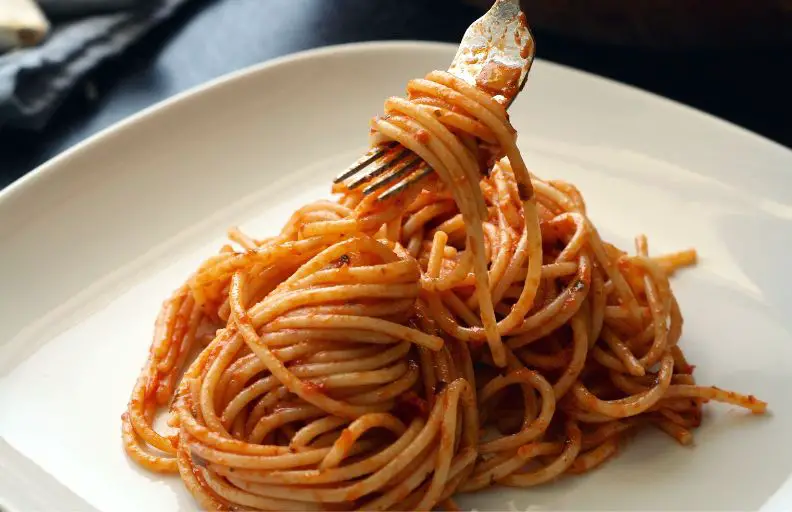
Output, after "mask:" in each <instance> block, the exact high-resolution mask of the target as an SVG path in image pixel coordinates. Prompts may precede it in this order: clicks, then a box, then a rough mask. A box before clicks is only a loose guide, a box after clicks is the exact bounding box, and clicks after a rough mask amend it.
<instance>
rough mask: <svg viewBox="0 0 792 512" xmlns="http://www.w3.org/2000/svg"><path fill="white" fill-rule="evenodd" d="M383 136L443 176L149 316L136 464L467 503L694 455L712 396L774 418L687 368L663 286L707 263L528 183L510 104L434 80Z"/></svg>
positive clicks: (354, 213) (300, 488)
mask: <svg viewBox="0 0 792 512" xmlns="http://www.w3.org/2000/svg"><path fill="white" fill-rule="evenodd" d="M371 126H372V139H373V140H372V144H374V145H379V144H383V143H386V142H394V141H395V142H398V143H400V144H401V145H402V146H404V147H406V148H408V149H410V150H412V151H413V152H415V153H416V154H417V155H418V156H420V157H421V158H422V159H423V160H424V161H425V162H426V164H428V165H430V166H431V167H432V169H434V171H435V172H434V173H432V174H431V175H430V176H428V177H426V178H425V179H424V180H423V181H422V182H421V183H420V185H418V186H413V187H410V188H407V189H406V191H405V192H403V193H402V194H399V195H396V196H395V197H391V198H388V199H382V198H380V197H378V196H377V194H373V195H371V196H364V195H363V194H362V193H360V192H358V191H357V189H355V190H349V189H348V188H346V187H345V186H343V185H340V186H338V187H337V189H336V190H335V192H336V193H337V194H338V200H337V201H336V202H331V201H320V202H317V203H314V204H310V205H308V206H305V207H303V208H301V209H300V210H298V211H297V212H296V213H295V214H294V215H293V216H292V218H291V220H290V221H289V222H288V224H287V225H286V227H285V228H284V229H283V230H282V232H281V234H280V235H279V236H276V237H274V238H268V239H263V240H258V239H254V238H250V237H249V236H247V235H245V234H243V233H242V232H240V231H239V230H236V229H232V230H231V231H230V238H231V241H232V242H233V243H234V244H236V245H237V246H239V247H238V248H234V247H232V246H230V245H229V246H225V247H223V248H222V249H221V250H220V252H219V254H217V255H215V256H213V257H211V258H209V259H208V260H206V261H205V262H204V263H203V264H202V265H201V266H200V268H198V270H197V271H196V272H195V273H194V274H193V275H191V276H190V277H189V278H188V279H187V281H186V282H185V283H184V285H183V286H181V287H180V288H179V289H178V290H176V292H175V293H174V294H173V295H172V296H171V297H170V298H169V299H167V300H166V301H165V303H164V305H163V307H162V310H161V313H160V315H159V317H158V319H157V321H156V327H155V334H154V341H153V344H152V345H151V348H150V354H149V359H148V362H147V363H146V365H145V367H144V368H143V370H142V372H141V374H140V377H139V378H138V380H137V383H136V385H135V387H134V390H133V392H132V397H131V399H130V401H129V405H128V409H127V412H126V413H125V414H124V415H123V438H124V444H125V447H126V450H127V452H128V454H129V455H130V456H131V457H132V458H133V459H134V460H136V461H137V462H139V463H140V464H141V465H143V466H145V467H146V468H149V469H151V470H154V471H159V472H166V473H167V472H174V473H175V472H178V473H180V475H181V478H182V479H183V481H184V484H185V485H186V486H187V488H188V489H189V490H190V492H191V493H192V494H193V496H194V497H195V499H196V500H197V501H198V502H199V504H200V505H201V506H203V507H205V508H207V509H224V510H225V509H233V508H238V509H264V510H314V509H330V510H348V509H355V508H360V509H365V510H387V509H399V510H429V509H432V508H449V509H451V508H455V505H454V503H453V501H452V495H454V494H456V493H465V492H471V491H476V490H479V489H483V488H486V487H489V486H492V485H494V484H501V485H506V486H517V487H530V486H534V485H539V484H542V483H545V482H549V481H551V480H554V479H556V478H558V477H561V476H562V475H565V474H578V473H583V472H586V471H588V470H590V469H592V468H594V467H596V466H597V465H599V464H601V463H603V462H604V461H606V460H607V459H608V458H610V457H612V456H613V455H614V453H615V452H616V451H617V447H618V444H619V440H620V439H623V438H624V437H625V436H626V435H629V434H631V433H633V432H634V431H637V430H639V429H642V428H648V427H656V428H659V429H661V430H662V431H664V432H666V433H667V434H669V435H670V436H671V437H673V438H674V439H676V440H677V441H678V442H680V443H682V444H687V443H690V442H691V431H692V429H694V428H695V427H697V426H698V425H699V424H700V422H701V419H702V405H703V404H704V403H706V402H708V401H721V402H727V403H730V404H734V405H738V406H741V407H745V408H747V409H749V410H750V411H752V412H754V413H762V412H764V410H765V407H766V406H765V404H764V403H763V402H761V401H759V400H757V399H755V398H754V397H752V396H743V395H739V394H736V393H733V392H727V391H724V390H721V389H718V388H715V387H707V386H700V385H698V384H697V383H696V381H695V379H694V376H693V367H692V366H691V365H690V364H688V362H687V361H686V360H685V357H684V355H683V352H682V350H681V348H680V346H679V343H678V342H679V339H680V334H681V332H682V316H681V314H680V310H679V305H678V303H677V301H676V299H675V298H674V295H673V293H672V292H671V288H670V286H669V281H668V278H669V275H670V274H671V273H673V272H674V270H676V269H677V268H679V267H680V266H684V265H688V264H691V263H693V262H694V260H695V253H694V252H693V251H685V252H680V253H675V254H670V255H663V256H650V253H649V248H648V246H647V241H646V238H645V237H643V236H639V237H637V238H636V241H635V251H634V254H628V253H626V252H624V251H622V250H620V249H618V248H616V247H614V246H612V245H610V244H608V243H607V242H604V241H603V240H602V239H601V238H600V236H599V234H598V233H597V230H596V229H595V227H594V226H593V225H592V223H591V221H590V220H589V218H588V217H587V216H586V207H585V204H584V202H583V199H582V197H581V195H580V193H579V192H578V190H577V189H576V188H575V187H574V186H572V185H571V184H569V183H564V182H560V181H545V180H542V179H540V178H537V177H536V176H533V175H531V174H530V173H529V172H528V170H527V169H526V166H525V164H524V162H523V159H522V157H521V156H520V153H519V152H518V150H517V147H516V145H515V141H516V134H515V132H514V130H513V129H512V128H511V125H510V123H509V121H508V117H507V115H506V111H505V109H504V107H503V106H502V105H501V104H500V103H499V102H497V101H495V100H494V99H493V98H492V97H490V96H489V95H488V94H486V93H484V92H482V91H480V90H478V89H476V88H475V87H472V86H470V85H468V84H466V83H464V82H462V81H461V80H459V79H457V78H455V77H453V76H452V75H450V74H448V73H444V72H432V73H430V74H429V75H428V76H427V77H426V78H425V79H417V80H413V81H411V82H410V83H409V84H408V96H407V98H390V99H388V100H387V102H386V103H385V115H383V116H381V117H377V118H375V119H374V120H373V121H372V125H371ZM393 151H396V148H394V149H393ZM392 156H393V155H392V154H390V155H386V156H385V157H384V158H386V159H387V158H390V157H392ZM162 410H169V411H170V415H169V416H168V423H169V427H164V428H165V429H166V430H168V431H169V433H167V434H161V433H158V432H157V431H155V429H154V422H155V419H156V417H157V415H158V412H161V411H162Z"/></svg>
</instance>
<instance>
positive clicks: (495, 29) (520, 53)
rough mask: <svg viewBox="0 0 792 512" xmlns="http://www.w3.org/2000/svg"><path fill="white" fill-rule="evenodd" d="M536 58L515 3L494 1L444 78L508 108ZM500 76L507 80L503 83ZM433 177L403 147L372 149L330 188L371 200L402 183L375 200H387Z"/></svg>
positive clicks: (514, 0)
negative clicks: (480, 90) (356, 191)
mask: <svg viewBox="0 0 792 512" xmlns="http://www.w3.org/2000/svg"><path fill="white" fill-rule="evenodd" d="M535 53H536V44H535V41H534V38H533V35H532V34H531V31H530V29H529V28H528V23H527V21H526V19H525V14H523V13H522V11H520V2H519V0H495V3H494V5H493V6H492V7H491V8H490V10H489V11H487V13H486V14H484V16H482V17H481V18H479V19H477V20H476V21H474V22H473V24H472V25H470V26H469V27H468V29H467V31H465V35H464V36H463V38H462V42H461V43H460V44H459V49H458V50H457V53H456V56H455V57H454V60H453V61H452V62H451V66H450V67H449V68H448V72H449V73H451V74H453V75H456V76H457V77H458V78H461V79H462V80H464V81H465V82H467V83H469V84H471V85H473V86H476V87H479V88H483V89H485V90H487V91H488V92H490V93H491V94H493V98H494V99H495V100H496V101H499V102H501V103H502V104H504V105H505V106H506V107H507V108H508V107H509V105H511V104H512V102H513V101H514V99H515V98H516V97H517V94H519V92H520V91H522V89H523V87H524V86H525V82H526V80H527V78H528V72H529V71H530V70H531V64H532V63H533V59H534V54H535ZM493 67H495V68H497V67H500V68H501V69H503V68H506V69H509V70H512V69H519V70H520V73H519V75H515V74H513V73H498V72H495V73H493ZM504 76H508V77H510V78H507V79H505V81H504V78H503V77H504ZM515 82H516V83H515ZM432 172H433V170H432V168H431V167H430V166H429V165H428V164H427V163H426V162H424V161H423V160H422V159H421V158H420V157H419V156H418V155H416V154H415V153H413V152H412V151H410V150H409V149H407V148H405V147H403V146H402V145H401V144H398V143H396V142H387V143H384V144H379V145H377V146H374V147H373V148H371V149H370V150H369V151H368V152H367V153H366V154H365V155H363V156H362V157H360V158H359V159H358V160H357V161H356V162H355V163H354V164H352V165H351V166H350V167H349V168H348V169H347V170H346V171H344V172H343V173H341V174H340V175H339V176H338V177H337V178H336V179H335V180H333V183H335V184H338V183H341V182H345V185H346V187H347V188H348V189H350V190H352V189H356V188H358V187H360V186H362V185H364V184H365V185H366V186H365V187H364V188H363V194H364V195H369V194H371V193H373V192H375V191H377V190H380V189H382V188H384V187H386V186H388V185H390V184H391V183H393V182H394V181H397V180H399V179H401V178H404V179H403V180H401V181H399V182H398V183H396V184H395V185H392V186H391V187H390V188H388V189H387V190H385V191H384V192H383V193H382V194H380V195H379V196H378V199H379V200H385V199H388V198H389V197H392V196H395V195H397V194H399V193H401V192H402V191H404V190H406V189H407V188H408V187H410V186H412V185H415V184H416V183H418V182H420V181H421V180H422V179H423V178H425V177H427V176H429V175H430V174H431V173H432ZM405 176H406V177H405ZM347 180H348V181H347Z"/></svg>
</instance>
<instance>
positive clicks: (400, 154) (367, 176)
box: [347, 148, 411, 190]
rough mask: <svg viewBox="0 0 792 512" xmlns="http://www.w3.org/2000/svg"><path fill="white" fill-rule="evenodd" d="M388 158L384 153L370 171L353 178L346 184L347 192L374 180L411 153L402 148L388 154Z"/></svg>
mask: <svg viewBox="0 0 792 512" xmlns="http://www.w3.org/2000/svg"><path fill="white" fill-rule="evenodd" d="M390 153H391V155H390V158H388V156H389V154H388V153H385V155H384V156H383V157H382V161H381V162H379V164H378V165H377V166H376V167H374V168H373V169H371V170H368V171H366V172H363V173H361V174H360V176H358V177H357V178H355V179H354V180H352V181H350V182H349V183H347V188H348V189H349V190H352V189H355V188H357V187H359V186H360V185H362V184H364V183H366V182H367V181H369V180H371V179H374V178H376V177H377V176H379V175H380V174H382V173H384V172H385V171H387V170H388V169H392V168H393V167H395V166H396V165H398V164H399V163H401V162H402V161H403V160H404V159H405V158H407V156H408V155H409V154H410V153H411V151H410V150H409V149H407V148H402V149H401V150H397V149H394V150H393V151H391V152H390Z"/></svg>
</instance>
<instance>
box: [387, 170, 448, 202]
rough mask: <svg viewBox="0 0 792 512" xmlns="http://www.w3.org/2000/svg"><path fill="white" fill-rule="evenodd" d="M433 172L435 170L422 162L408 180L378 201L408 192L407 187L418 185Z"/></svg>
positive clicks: (404, 180)
mask: <svg viewBox="0 0 792 512" xmlns="http://www.w3.org/2000/svg"><path fill="white" fill-rule="evenodd" d="M432 172H434V169H432V168H431V167H429V165H428V164H427V163H426V162H423V161H422V162H421V163H420V164H419V165H418V168H417V169H416V170H415V172H413V173H412V174H410V175H409V176H408V177H407V178H405V179H403V180H402V181H400V182H399V183H397V184H396V185H394V186H392V187H391V188H389V189H388V190H386V191H385V192H383V193H382V194H380V196H379V197H378V198H377V199H378V200H379V201H384V200H386V199H388V198H389V197H393V196H395V195H397V194H400V193H401V192H402V191H404V190H407V187H410V186H412V185H415V184H417V183H418V182H419V181H421V180H422V179H424V178H426V177H427V176H429V175H430V174H432Z"/></svg>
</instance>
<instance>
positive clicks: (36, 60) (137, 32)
mask: <svg viewBox="0 0 792 512" xmlns="http://www.w3.org/2000/svg"><path fill="white" fill-rule="evenodd" d="M0 1H1V0H0ZM187 1H189V0H156V1H152V0H42V1H41V2H40V4H41V6H42V8H43V9H44V11H45V12H46V13H47V15H48V16H51V17H52V19H53V20H55V22H54V24H53V30H52V33H51V34H50V36H49V37H48V38H47V40H46V41H44V42H43V43H42V44H40V45H39V46H37V47H34V48H25V49H21V50H16V51H12V52H10V53H7V54H5V55H0V127H3V126H13V127H17V128H27V129H40V128H42V127H43V126H44V125H46V123H47V121H48V120H49V119H50V117H51V116H52V114H53V113H54V111H55V110H56V108H57V107H58V105H59V104H60V102H61V101H62V100H63V99H64V97H65V96H66V95H67V94H68V93H69V92H70V91H71V90H72V89H73V88H74V87H75V85H77V84H78V83H79V82H80V80H81V79H82V78H84V77H85V76H86V74H87V73H88V72H89V71H91V70H92V69H93V68H95V67H96V66H97V65H99V64H100V63H102V62H103V61H105V60H106V59H108V58H111V57H113V56H115V55H118V54H119V53H121V52H122V51H123V50H124V49H126V48H127V47H129V46H130V45H131V44H132V43H134V42H135V41H136V40H138V39H139V38H141V37H142V36H144V35H145V34H146V33H147V32H149V31H150V30H151V29H152V28H153V27H154V26H156V25H157V24H158V23H160V22H162V21H164V20H165V19H167V18H168V17H169V16H171V15H172V14H173V13H174V12H175V11H176V9H177V8H179V7H180V6H181V5H183V4H185V3H186V2H187ZM108 10H111V11H112V12H108ZM102 12H103V13H102ZM87 13H91V14H89V15H86V14H87Z"/></svg>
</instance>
